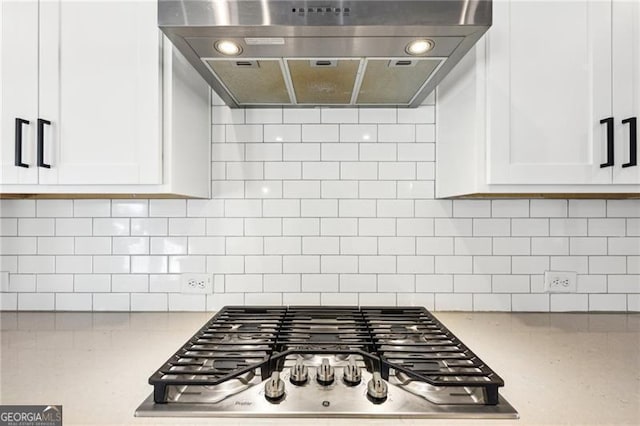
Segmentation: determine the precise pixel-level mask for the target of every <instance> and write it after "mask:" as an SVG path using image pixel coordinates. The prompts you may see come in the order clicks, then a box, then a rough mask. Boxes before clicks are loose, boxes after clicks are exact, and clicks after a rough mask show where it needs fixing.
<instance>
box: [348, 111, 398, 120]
mask: <svg viewBox="0 0 640 426" xmlns="http://www.w3.org/2000/svg"><path fill="white" fill-rule="evenodd" d="M338 111H340V110H338ZM356 111H358V113H359V121H360V123H395V122H396V121H397V120H398V118H397V113H396V111H397V110H396V109H395V108H358V109H357V110H356Z"/></svg>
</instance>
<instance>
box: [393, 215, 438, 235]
mask: <svg viewBox="0 0 640 426" xmlns="http://www.w3.org/2000/svg"><path fill="white" fill-rule="evenodd" d="M396 224H397V235H398V236H399V237H400V236H416V237H430V236H432V235H433V232H434V222H433V219H423V218H419V219H402V218H400V219H397V221H396Z"/></svg>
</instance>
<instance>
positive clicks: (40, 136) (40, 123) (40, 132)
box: [38, 118, 51, 169]
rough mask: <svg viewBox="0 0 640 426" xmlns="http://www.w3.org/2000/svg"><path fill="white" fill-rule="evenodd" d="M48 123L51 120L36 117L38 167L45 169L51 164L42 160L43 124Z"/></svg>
mask: <svg viewBox="0 0 640 426" xmlns="http://www.w3.org/2000/svg"><path fill="white" fill-rule="evenodd" d="M45 124H46V125H50V124H51V122H50V121H49V120H43V119H42V118H38V167H44V168H45V169H50V168H51V164H46V163H45V162H44V125H45Z"/></svg>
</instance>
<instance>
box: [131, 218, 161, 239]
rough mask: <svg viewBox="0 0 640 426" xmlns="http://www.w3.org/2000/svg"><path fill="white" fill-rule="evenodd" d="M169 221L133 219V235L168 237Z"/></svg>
mask: <svg viewBox="0 0 640 426" xmlns="http://www.w3.org/2000/svg"><path fill="white" fill-rule="evenodd" d="M168 223H169V222H168V220H167V219H146V218H145V219H133V218H132V219H131V224H130V227H131V235H145V236H146V235H166V234H167V230H168V226H169V225H168Z"/></svg>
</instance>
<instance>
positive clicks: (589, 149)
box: [436, 0, 640, 197]
mask: <svg viewBox="0 0 640 426" xmlns="http://www.w3.org/2000/svg"><path fill="white" fill-rule="evenodd" d="M637 9H638V4H637V2H628V1H619V2H618V0H616V1H614V2H612V1H610V0H609V1H570V0H562V1H554V2H540V1H501V2H494V3H493V26H492V27H491V29H490V30H489V32H488V33H487V36H486V37H485V38H484V39H483V40H481V41H480V43H479V44H478V45H477V47H476V48H475V50H474V51H472V52H470V54H469V55H467V56H466V57H465V58H463V60H462V61H461V63H460V64H458V66H456V68H455V69H454V70H453V72H452V73H451V74H450V75H449V76H448V77H447V78H446V79H445V81H443V82H442V83H441V84H440V86H439V88H438V102H437V108H438V119H439V120H438V147H437V160H438V162H437V178H436V194H437V196H439V197H451V196H463V195H472V194H482V195H491V194H500V193H507V194H514V195H523V194H540V193H563V194H567V193H594V194H595V193H599V194H602V193H630V192H631V193H636V192H640V189H639V187H638V184H639V183H640V179H639V177H640V175H639V174H638V172H637V169H638V167H627V168H622V163H623V161H622V158H627V159H628V158H629V153H628V146H629V127H630V126H629V125H628V124H627V125H623V124H622V122H621V120H622V119H623V118H627V117H631V116H637V115H638V101H637V99H638V84H640V80H639V79H640V77H639V75H640V74H639V73H638V65H637V61H638V55H639V54H640V50H639V41H638V25H639V22H640V20H639V19H638V10H637ZM631 10H632V11H633V13H635V15H632V16H630V12H631ZM622 21H624V22H622ZM621 49H624V52H622V51H620V52H619V50H621ZM618 52H619V53H618ZM618 57H620V58H618ZM633 61H635V64H633ZM621 62H628V64H622V63H621ZM634 66H635V69H634V68H633V67H634ZM612 85H613V90H612ZM617 86H619V89H617V90H616V87H617ZM632 88H633V89H632ZM618 92H621V93H624V95H623V96H619V94H618ZM623 98H628V100H627V101H626V105H627V109H626V113H625V114H622V113H621V112H620V108H622V107H618V105H619V103H620V102H621V100H622V99H623ZM608 118H613V120H612V130H613V132H614V138H613V140H614V144H613V147H614V153H613V162H614V164H613V166H610V167H601V164H603V163H607V160H608V152H607V147H608V135H607V128H608V124H607V122H604V123H601V120H605V119H608ZM625 127H626V128H625ZM623 131H626V132H627V133H626V139H627V141H626V142H623ZM625 146H626V147H627V148H625ZM625 149H626V151H627V154H624V155H623V152H622V151H623V150H625ZM625 155H626V156H625ZM622 176H624V177H622Z"/></svg>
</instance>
